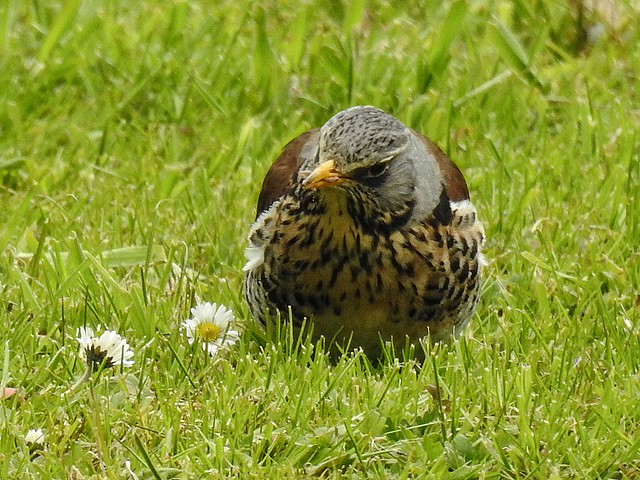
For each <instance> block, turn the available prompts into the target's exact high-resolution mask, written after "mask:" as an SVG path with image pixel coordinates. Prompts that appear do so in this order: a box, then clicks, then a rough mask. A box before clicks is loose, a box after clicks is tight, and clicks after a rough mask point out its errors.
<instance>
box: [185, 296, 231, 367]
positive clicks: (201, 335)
mask: <svg viewBox="0 0 640 480" xmlns="http://www.w3.org/2000/svg"><path fill="white" fill-rule="evenodd" d="M191 314H192V315H193V318H190V319H188V320H187V321H185V322H184V323H183V324H182V326H183V327H185V330H186V333H187V340H188V341H189V343H193V342H194V340H195V339H196V338H198V339H199V340H200V341H201V342H202V348H203V349H204V350H207V351H208V352H209V354H210V355H215V354H216V353H218V350H220V349H221V348H223V347H225V346H227V345H233V344H234V343H236V342H237V341H238V332H237V331H236V330H234V329H232V328H231V322H232V321H233V319H234V318H235V317H234V315H233V311H232V310H230V309H228V308H227V307H225V306H224V305H220V306H218V305H217V304H215V303H209V302H205V303H199V304H198V305H196V306H195V307H194V308H192V309H191Z"/></svg>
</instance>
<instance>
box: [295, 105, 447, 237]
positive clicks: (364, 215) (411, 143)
mask: <svg viewBox="0 0 640 480" xmlns="http://www.w3.org/2000/svg"><path fill="white" fill-rule="evenodd" d="M303 188H305V189H313V190H315V191H317V192H318V194H319V195H320V198H324V199H325V201H331V197H332V196H333V195H340V196H342V197H343V198H344V199H345V201H346V204H347V208H348V210H349V213H350V215H351V217H352V218H353V219H354V220H355V221H357V222H359V223H362V224H363V226H369V227H371V228H374V229H375V228H385V229H393V228H394V227H395V228H397V227H399V226H402V225H404V224H406V223H407V222H408V221H409V220H410V219H411V218H414V217H416V213H417V214H418V215H419V216H420V218H424V216H426V215H427V214H428V213H429V212H430V211H433V210H434V209H435V208H436V206H437V205H438V203H439V201H440V196H441V193H442V191H443V185H442V178H441V176H440V175H439V173H438V167H437V164H436V162H435V160H434V159H433V157H432V156H429V155H427V153H426V152H425V150H424V147H421V145H420V143H419V140H418V139H417V138H416V137H415V135H414V134H413V132H412V130H411V129H409V128H408V127H406V126H405V125H404V124H403V123H402V122H401V121H400V120H398V119H396V118H395V117H393V116H392V115H389V114H388V113H386V112H384V111H382V110H380V109H378V108H375V107H371V106H356V107H351V108H349V109H347V110H344V111H342V112H339V113H337V114H336V115H334V116H333V117H331V118H330V119H329V120H328V121H327V122H326V123H325V124H324V125H323V126H322V128H321V129H320V138H319V145H318V154H317V160H316V167H315V169H314V170H313V171H311V172H310V173H308V175H307V177H306V178H305V180H304V182H303Z"/></svg>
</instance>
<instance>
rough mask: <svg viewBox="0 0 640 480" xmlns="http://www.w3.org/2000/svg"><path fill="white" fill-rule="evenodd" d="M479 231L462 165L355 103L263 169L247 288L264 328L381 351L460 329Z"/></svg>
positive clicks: (465, 319) (474, 295) (474, 276)
mask: <svg viewBox="0 0 640 480" xmlns="http://www.w3.org/2000/svg"><path fill="white" fill-rule="evenodd" d="M484 238H485V234H484V228H483V225H482V223H481V221H480V220H479V219H478V215H477V211H476V208H475V206H474V205H473V203H471V201H470V199H469V190H468V187H467V184H466V181H465V179H464V177H463V175H462V173H461V171H460V169H459V168H458V167H457V166H456V164H455V163H454V162H453V161H452V160H451V159H450V158H449V157H448V156H447V155H446V154H445V153H444V152H443V151H442V150H441V149H440V148H439V147H438V146H437V145H436V144H435V143H434V142H433V141H432V140H430V139H429V138H427V137H425V136H423V135H422V134H420V133H418V132H417V131H415V130H413V129H411V128H409V127H407V126H406V125H405V124H404V123H402V122H401V121H400V120H398V119H397V118H395V117H394V116H392V115H391V114H389V113H386V112H385V111H383V110H381V109H379V108H376V107H373V106H370V105H358V106H353V107H350V108H347V109H346V110H343V111H340V112H338V113H336V114H335V115H334V116H332V117H331V118H329V120H327V121H326V123H325V124H324V125H322V126H321V127H320V128H315V129H312V130H309V131H306V132H304V133H302V134H300V135H299V136H297V137H296V138H294V139H293V140H291V141H290V142H289V143H288V144H287V145H286V146H285V147H284V149H283V150H282V153H281V154H280V156H279V157H278V158H277V159H276V160H275V162H274V163H273V164H272V165H271V167H270V169H269V170H268V172H267V174H266V176H265V178H264V181H263V184H262V190H261V192H260V194H259V197H258V202H257V215H256V219H255V221H254V222H253V224H252V225H251V227H250V229H249V233H248V238H247V247H246V249H245V256H246V263H245V265H244V267H243V270H244V281H243V290H244V296H245V298H246V300H247V303H248V305H249V309H250V311H251V314H252V316H253V317H254V318H256V319H257V320H259V322H261V323H262V324H264V325H269V324H271V325H273V324H274V323H276V322H281V323H283V324H284V322H288V321H291V322H292V323H293V327H294V329H296V331H298V332H299V331H300V329H301V328H303V326H304V325H308V326H310V330H311V332H312V333H311V335H312V339H313V341H317V340H318V339H320V338H321V337H323V338H324V339H325V341H327V342H330V344H331V345H335V346H337V347H338V349H340V351H345V349H349V350H353V349H362V351H364V353H365V354H366V355H367V356H369V357H371V358H378V359H380V358H381V356H382V355H383V352H384V347H383V345H384V344H385V342H393V344H394V346H396V347H401V348H404V345H407V343H406V342H409V343H411V344H413V345H416V346H417V345H418V344H419V342H421V341H422V340H423V339H425V338H429V339H430V341H431V342H432V343H436V342H443V341H444V342H448V341H449V340H450V339H452V338H454V337H456V336H458V335H459V334H460V333H461V332H462V330H463V329H464V327H465V326H466V325H467V324H468V323H469V321H470V319H471V317H472V315H473V313H474V311H475V309H476V306H477V304H478V297H479V293H480V288H481V270H482V267H483V265H485V264H486V261H485V259H484V256H483V254H482V244H483V242H484ZM304 328H306V327H304ZM415 351H416V352H418V351H419V349H418V348H416V349H415ZM423 354H424V350H423Z"/></svg>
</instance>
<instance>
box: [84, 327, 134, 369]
mask: <svg viewBox="0 0 640 480" xmlns="http://www.w3.org/2000/svg"><path fill="white" fill-rule="evenodd" d="M78 335H79V337H78V342H79V343H80V357H81V358H82V359H83V360H84V361H85V362H87V366H89V367H91V368H92V369H93V370H97V369H98V368H99V367H100V365H102V363H103V362H104V364H105V368H110V367H113V366H115V365H122V366H124V367H129V366H131V365H133V360H131V357H133V351H132V350H131V349H130V348H129V344H128V343H127V341H126V340H125V339H124V338H122V337H121V336H120V335H118V334H117V333H116V332H114V331H112V330H105V331H104V332H103V333H102V335H100V336H99V337H94V336H93V329H91V328H90V327H80V328H79V329H78Z"/></svg>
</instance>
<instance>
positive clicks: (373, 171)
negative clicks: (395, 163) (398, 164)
mask: <svg viewBox="0 0 640 480" xmlns="http://www.w3.org/2000/svg"><path fill="white" fill-rule="evenodd" d="M388 166H389V164H388V163H387V162H384V163H376V164H375V165H373V166H371V167H369V168H368V169H367V174H368V175H369V177H379V176H380V175H382V174H383V173H384V172H386V171H387V167H388Z"/></svg>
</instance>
